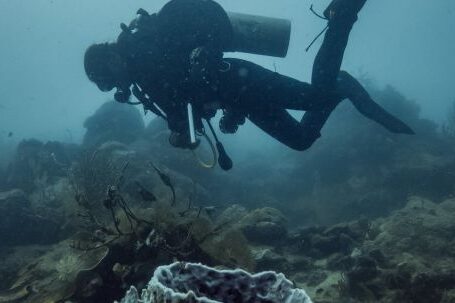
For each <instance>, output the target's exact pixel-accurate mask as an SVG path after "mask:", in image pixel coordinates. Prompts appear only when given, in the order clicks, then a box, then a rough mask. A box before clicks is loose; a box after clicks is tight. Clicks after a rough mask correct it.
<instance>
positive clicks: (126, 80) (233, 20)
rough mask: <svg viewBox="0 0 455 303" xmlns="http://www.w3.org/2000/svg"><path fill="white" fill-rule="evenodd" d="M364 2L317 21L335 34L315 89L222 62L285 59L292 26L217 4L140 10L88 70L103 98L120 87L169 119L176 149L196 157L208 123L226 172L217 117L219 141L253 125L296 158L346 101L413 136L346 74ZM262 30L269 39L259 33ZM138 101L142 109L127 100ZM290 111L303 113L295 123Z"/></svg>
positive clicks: (345, 0)
mask: <svg viewBox="0 0 455 303" xmlns="http://www.w3.org/2000/svg"><path fill="white" fill-rule="evenodd" d="M365 2H366V0H333V1H332V2H331V3H330V4H329V6H328V7H327V8H326V9H325V11H324V12H323V16H320V17H322V18H324V19H326V20H327V22H328V25H327V27H326V32H325V36H324V40H323V42H322V45H321V47H320V49H319V51H318V53H317V56H316V58H315V61H314V65H313V69H312V79H311V84H309V83H305V82H302V81H299V80H296V79H293V78H290V77H287V76H285V75H281V74H279V73H277V72H273V71H271V70H268V69H266V68H264V67H262V66H260V65H257V64H254V63H252V62H249V61H245V60H241V59H235V58H224V57H223V53H224V52H226V51H243V52H249V53H256V54H264V55H272V56H280V57H284V56H285V55H286V52H287V47H288V42H289V33H290V29H289V24H288V23H289V21H287V20H282V19H276V18H266V17H259V16H251V15H243V14H236V13H227V12H226V11H225V10H224V9H223V8H222V7H221V6H220V5H219V4H218V3H216V2H215V1H212V0H171V1H169V2H168V3H167V4H166V5H165V6H164V7H163V8H162V9H161V10H160V11H159V12H158V13H155V14H149V13H148V12H146V11H145V10H143V9H140V10H139V11H138V17H137V18H136V19H134V20H133V21H132V22H131V23H130V25H129V26H127V25H125V24H122V25H121V29H122V32H121V33H120V35H119V37H118V39H117V41H116V42H114V43H102V44H94V45H92V46H90V47H89V48H88V49H87V51H86V53H85V58H84V66H85V71H86V74H87V76H88V78H89V79H90V80H91V81H92V82H94V83H95V84H96V85H97V86H98V88H99V89H100V90H102V91H110V90H112V89H114V88H116V89H117V91H116V93H115V99H116V100H117V101H119V102H122V103H130V104H142V105H143V106H144V109H145V110H150V111H152V112H153V113H155V114H156V115H158V116H160V117H162V118H164V119H166V120H167V123H168V127H169V129H170V130H171V135H170V137H169V142H170V144H171V145H173V146H175V147H179V148H189V149H194V148H196V147H197V146H198V143H199V140H197V139H196V138H195V134H205V130H204V124H203V122H202V121H203V120H206V121H207V123H208V125H209V127H210V129H211V131H212V134H213V136H214V138H215V141H216V147H217V148H218V153H219V159H218V162H219V164H220V166H221V168H223V169H225V170H227V169H230V168H231V167H232V161H231V160H230V159H229V157H228V156H227V154H226V152H225V151H224V148H223V146H222V144H221V143H220V142H219V140H218V138H217V137H216V135H215V132H214V130H213V127H212V125H211V124H210V119H211V118H213V117H214V116H215V114H216V112H217V111H218V110H222V111H223V116H222V118H221V119H220V121H219V127H220V130H221V132H223V133H235V132H236V131H237V129H238V127H239V126H240V125H242V124H243V123H245V119H248V120H250V121H251V122H252V123H253V124H255V125H256V126H258V127H259V128H261V129H262V130H263V131H265V132H266V133H267V134H269V135H270V136H272V137H273V138H275V139H276V140H278V141H280V142H282V143H283V144H285V145H287V146H288V147H290V148H292V149H295V150H299V151H303V150H306V149H308V148H309V147H310V146H311V145H312V144H313V143H314V142H315V141H316V140H317V139H318V138H319V137H320V136H321V134H320V131H321V129H322V127H323V125H324V124H325V122H326V121H327V119H328V118H329V116H330V114H331V113H332V111H333V110H334V109H335V108H336V106H337V105H338V104H339V103H340V102H341V101H342V100H344V99H349V100H350V101H351V102H352V104H353V105H354V107H355V108H356V109H357V110H358V111H359V112H360V113H361V114H363V115H364V116H365V117H367V118H369V119H371V120H374V121H376V122H377V123H379V124H380V125H382V126H383V127H385V128H386V129H387V130H389V131H390V132H393V133H401V134H414V132H413V131H412V129H411V128H410V127H409V126H407V125H406V124H405V123H403V122H402V121H401V120H399V119H398V118H396V117H394V116H393V115H392V114H390V113H388V112H387V111H386V110H385V109H383V108H382V107H381V106H379V105H378V104H377V103H375V102H374V101H373V100H372V98H371V97H370V96H369V94H368V92H367V91H366V90H365V89H364V88H363V87H362V85H361V84H360V83H359V82H358V81H357V80H356V79H355V78H354V77H352V76H351V75H350V74H348V73H347V72H345V71H340V67H341V62H342V59H343V55H344V51H345V48H346V45H347V42H348V38H349V34H350V32H351V29H352V26H353V25H354V23H355V22H356V21H357V14H358V12H359V11H360V10H361V9H362V7H363V6H364V4H365ZM261 18H262V19H261ZM248 23H250V25H251V26H250V28H248ZM245 24H246V25H245ZM242 26H243V28H242ZM261 26H263V27H264V28H265V30H264V31H263V32H265V36H262V37H260V35H261V31H260V30H257V28H256V27H259V29H260V27H261ZM267 30H268V32H267ZM280 30H281V32H280ZM267 33H269V34H270V35H269V36H267ZM261 39H262V40H261ZM278 40H279V41H278ZM286 40H287V41H286ZM131 93H133V94H134V96H135V97H136V99H137V100H138V102H132V101H130V100H131ZM287 110H301V111H305V113H304V115H303V117H302V119H301V120H297V119H295V118H294V117H292V116H291V115H290V114H289V113H288V111H287Z"/></svg>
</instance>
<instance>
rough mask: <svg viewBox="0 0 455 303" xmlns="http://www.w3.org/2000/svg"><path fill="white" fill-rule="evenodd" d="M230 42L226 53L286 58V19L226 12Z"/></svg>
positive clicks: (287, 28)
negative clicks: (230, 28)
mask: <svg viewBox="0 0 455 303" xmlns="http://www.w3.org/2000/svg"><path fill="white" fill-rule="evenodd" d="M228 17H229V20H230V22H231V27H232V32H233V35H232V41H231V45H230V49H228V50H227V51H234V52H243V53H249V54H256V55H266V56H272V57H286V54H287V52H288V48H289V40H290V37H291V22H290V21H289V20H287V19H279V18H271V17H263V16H256V15H248V14H240V13H232V12H228Z"/></svg>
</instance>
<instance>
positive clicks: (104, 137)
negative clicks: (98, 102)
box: [83, 101, 145, 147]
mask: <svg viewBox="0 0 455 303" xmlns="http://www.w3.org/2000/svg"><path fill="white" fill-rule="evenodd" d="M84 127H85V128H86V129H87V132H86V133H85V135H84V139H83V145H84V146H85V147H97V146H99V145H101V144H103V143H104V142H107V141H118V142H121V143H125V144H129V143H131V142H133V141H135V140H136V139H138V138H139V137H140V136H141V135H142V133H143V131H144V128H145V126H144V121H143V119H142V117H141V115H140V113H139V111H138V110H137V109H136V108H135V107H133V106H131V105H128V104H119V103H117V102H113V101H111V102H106V103H104V104H103V105H102V106H101V107H100V108H99V109H98V110H97V111H96V112H95V113H94V114H93V115H92V116H90V117H89V118H87V120H85V122H84Z"/></svg>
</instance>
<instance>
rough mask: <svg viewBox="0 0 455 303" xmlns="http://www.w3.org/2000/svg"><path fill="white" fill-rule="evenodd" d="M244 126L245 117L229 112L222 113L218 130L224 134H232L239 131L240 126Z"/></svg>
mask: <svg viewBox="0 0 455 303" xmlns="http://www.w3.org/2000/svg"><path fill="white" fill-rule="evenodd" d="M243 124H245V116H244V115H242V114H239V113H233V112H231V111H224V115H223V117H221V119H220V123H219V126H220V130H221V132H222V133H224V134H234V133H236V132H237V130H238V129H239V126H240V125H243Z"/></svg>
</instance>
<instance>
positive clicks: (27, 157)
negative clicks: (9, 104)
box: [7, 139, 78, 193]
mask: <svg viewBox="0 0 455 303" xmlns="http://www.w3.org/2000/svg"><path fill="white" fill-rule="evenodd" d="M77 150H78V147H77V146H75V145H66V144H63V143H59V142H52V141H50V142H46V143H43V142H41V141H38V140H34V139H31V140H24V141H22V142H21V143H19V145H18V147H17V150H16V154H15V156H14V159H13V161H12V163H11V165H10V166H9V168H8V171H7V185H8V187H9V188H21V189H23V190H24V191H26V192H27V193H30V192H32V191H33V190H35V189H36V188H39V187H40V186H44V185H46V184H47V183H52V182H54V181H55V179H57V178H61V177H64V176H66V175H67V168H68V167H69V166H70V163H71V161H72V159H73V158H74V157H75V154H76V153H77Z"/></svg>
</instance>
